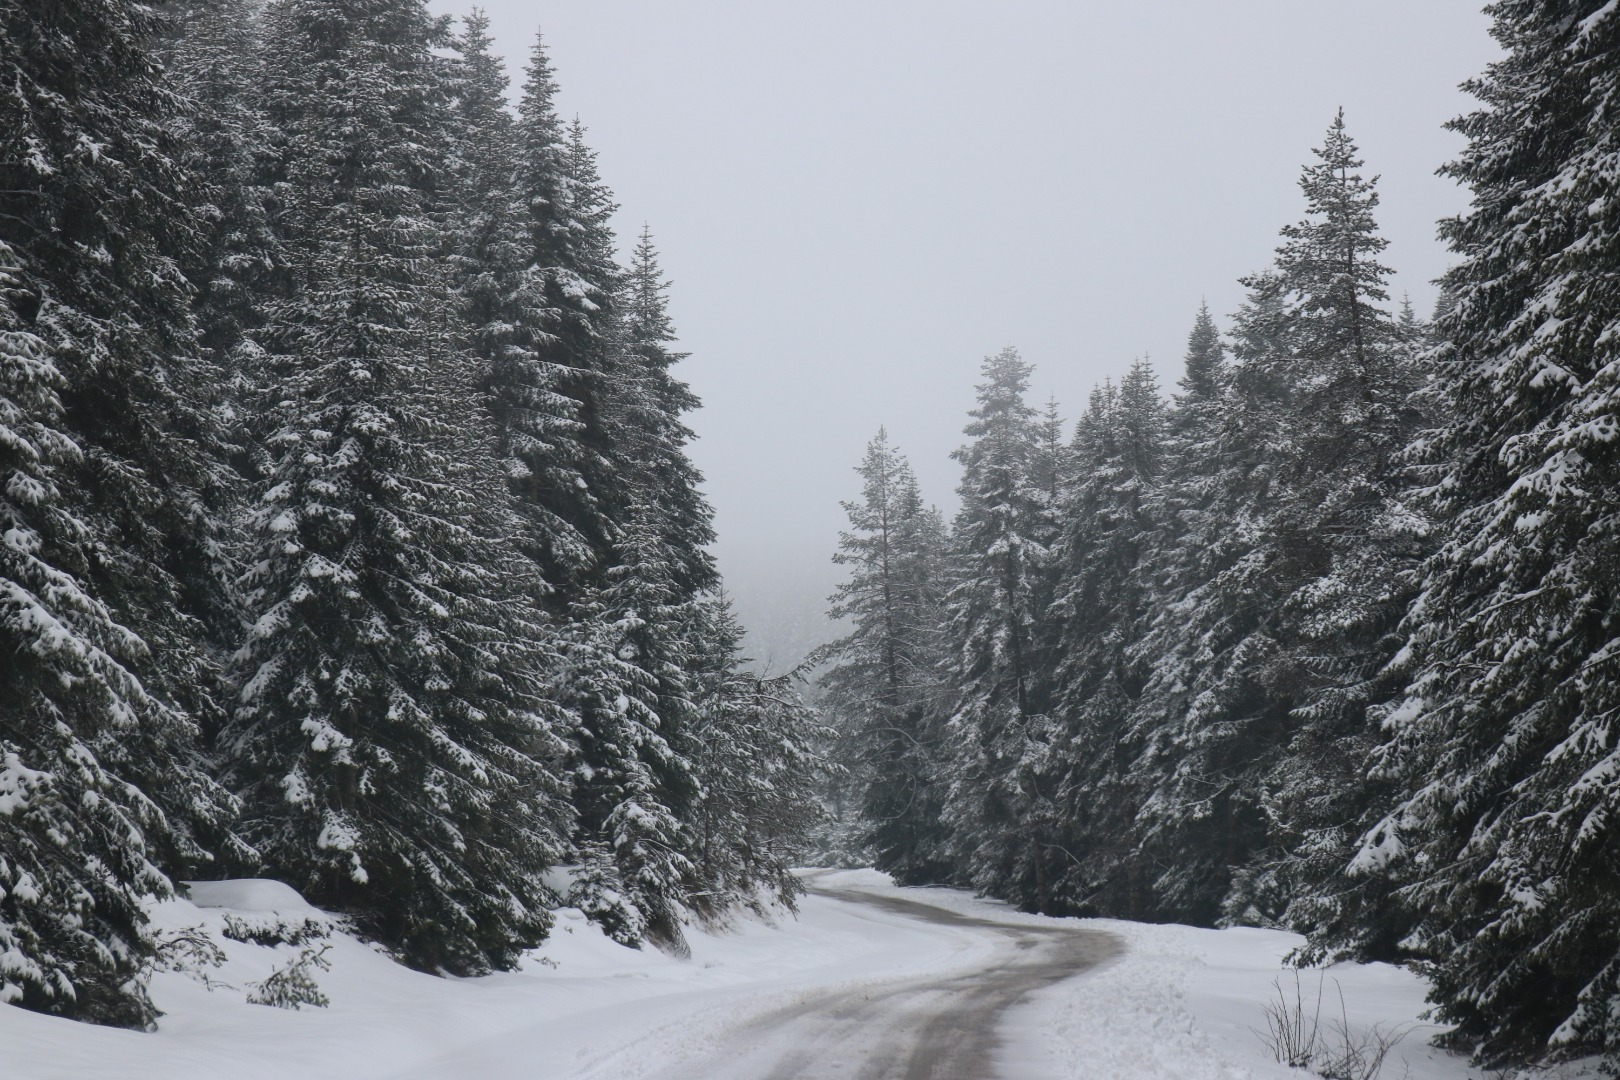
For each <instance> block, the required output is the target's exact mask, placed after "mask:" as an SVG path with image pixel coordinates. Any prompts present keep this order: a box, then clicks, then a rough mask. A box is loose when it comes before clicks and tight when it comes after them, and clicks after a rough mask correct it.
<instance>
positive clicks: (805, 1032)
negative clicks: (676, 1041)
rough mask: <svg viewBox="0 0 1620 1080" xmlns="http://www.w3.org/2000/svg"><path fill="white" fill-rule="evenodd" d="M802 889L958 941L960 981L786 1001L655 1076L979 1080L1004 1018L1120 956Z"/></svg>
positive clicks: (863, 897) (1101, 938)
mask: <svg viewBox="0 0 1620 1080" xmlns="http://www.w3.org/2000/svg"><path fill="white" fill-rule="evenodd" d="M809 886H810V888H811V890H812V892H814V893H815V894H816V895H817V896H820V897H824V898H826V899H828V900H832V901H835V902H837V903H841V904H846V905H850V906H851V910H850V911H849V912H848V913H847V917H853V918H857V919H860V918H866V919H870V920H872V921H873V922H874V923H877V924H880V925H881V924H887V923H891V922H893V921H894V918H895V917H896V916H898V917H899V918H900V919H901V920H910V921H913V922H915V923H921V924H922V925H924V926H927V927H929V928H938V929H939V938H940V940H941V941H942V942H950V941H951V939H953V938H954V939H956V945H957V947H958V948H959V949H960V950H961V951H962V953H963V954H964V958H966V957H969V956H970V957H971V960H970V961H969V963H968V964H967V966H966V969H965V970H951V971H946V972H939V973H934V974H929V975H925V976H921V977H917V976H913V977H910V978H906V977H901V978H894V979H888V978H882V977H879V978H875V979H873V978H868V979H866V980H863V981H861V982H859V983H853V984H848V985H843V986H836V987H832V988H828V989H822V990H818V991H814V992H810V993H799V994H795V995H792V998H791V1000H789V1001H788V1002H786V1003H781V1004H775V1003H770V1004H766V1005H765V1007H764V1008H762V1009H761V1010H760V1011H758V1012H757V1013H755V1014H754V1015H752V1016H749V1017H748V1018H747V1019H746V1020H744V1021H743V1022H741V1023H737V1024H734V1025H733V1026H731V1027H730V1028H729V1030H727V1031H725V1032H724V1033H723V1035H722V1037H721V1038H720V1039H719V1040H718V1041H717V1043H716V1045H715V1046H714V1048H713V1049H712V1050H711V1051H709V1052H707V1053H705V1054H702V1055H700V1056H699V1057H698V1059H697V1060H691V1061H686V1062H682V1063H681V1064H680V1065H678V1066H675V1067H672V1068H671V1069H669V1070H668V1071H666V1072H661V1073H658V1074H656V1075H658V1076H659V1077H661V1078H662V1077H667V1078H668V1080H730V1078H735V1080H821V1078H833V1077H838V1078H849V1080H891V1078H892V1080H902V1078H903V1080H987V1078H990V1077H992V1076H995V1075H998V1073H1000V1070H998V1069H997V1068H996V1062H995V1060H994V1057H995V1051H996V1050H997V1049H998V1048H999V1045H998V1044H999V1040H998V1037H997V1029H998V1027H999V1023H1000V1020H1001V1018H1002V1015H1003V1014H1004V1013H1005V1012H1006V1011H1007V1010H1008V1009H1009V1008H1010V1007H1011V1006H1013V1005H1016V1004H1018V1003H1019V1002H1021V1001H1023V1000H1024V999H1025V998H1027V997H1028V996H1029V995H1030V994H1031V993H1032V992H1034V991H1037V990H1040V989H1043V988H1045V987H1047V986H1050V985H1052V984H1053V983H1056V982H1058V981H1060V980H1062V979H1066V978H1070V977H1071V976H1074V975H1078V974H1080V973H1082V972H1084V971H1087V970H1088V969H1090V968H1093V967H1095V966H1097V965H1098V964H1100V963H1103V962H1105V961H1107V960H1111V959H1114V958H1115V957H1117V956H1119V955H1120V954H1121V953H1122V952H1123V951H1124V946H1123V943H1122V942H1121V941H1120V939H1119V938H1118V937H1116V936H1114V935H1113V934H1109V933H1106V932H1104V931H1100V930H1085V929H1079V928H1076V927H1072V926H1050V927H1048V926H1021V925H1017V924H1013V923H1004V922H994V921H991V920H988V919H981V918H974V917H971V916H968V915H962V914H958V913H956V912H952V911H947V910H945V909H943V908H938V907H934V906H932V905H929V904H924V903H918V902H916V901H914V900H909V899H905V898H902V897H898V896H883V895H877V894H873V893H869V892H863V891H858V890H854V889H837V888H827V887H823V886H818V884H817V883H816V882H815V881H814V879H812V880H811V881H810V882H809Z"/></svg>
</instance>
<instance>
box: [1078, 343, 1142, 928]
mask: <svg viewBox="0 0 1620 1080" xmlns="http://www.w3.org/2000/svg"><path fill="white" fill-rule="evenodd" d="M1164 427H1165V410H1164V405H1163V402H1162V401H1161V399H1160V397H1159V390H1158V385H1157V380H1156V379H1155V377H1154V374H1153V369H1152V367H1151V366H1150V365H1149V364H1148V363H1147V361H1145V360H1138V361H1136V362H1135V363H1134V364H1132V365H1131V369H1130V372H1129V374H1127V375H1126V377H1125V379H1124V380H1123V381H1122V382H1121V383H1120V386H1119V388H1118V390H1117V391H1116V390H1115V389H1114V387H1112V386H1104V387H1100V388H1098V390H1097V391H1096V392H1094V393H1093V394H1092V397H1091V403H1090V406H1089V408H1088V409H1087V412H1086V415H1085V416H1084V417H1082V419H1081V422H1080V423H1079V424H1078V425H1077V427H1076V432H1075V441H1074V447H1073V451H1072V457H1073V463H1074V464H1073V468H1074V472H1075V478H1074V481H1073V483H1072V486H1071V488H1070V491H1069V493H1068V498H1067V501H1066V503H1065V510H1066V513H1065V515H1064V531H1063V536H1062V538H1061V540H1060V541H1059V542H1058V545H1057V560H1058V564H1059V566H1060V568H1061V577H1060V579H1059V587H1058V592H1057V598H1056V600H1055V601H1054V603H1053V608H1052V620H1051V621H1052V623H1053V624H1054V631H1053V633H1054V637H1055V639H1056V640H1057V642H1058V648H1057V654H1058V656H1059V657H1060V658H1061V659H1060V661H1059V665H1060V666H1059V668H1058V671H1057V682H1058V687H1059V689H1058V700H1057V703H1056V706H1055V708H1054V713H1055V715H1056V719H1057V723H1058V725H1059V728H1060V730H1061V731H1062V735H1061V736H1060V738H1061V740H1062V741H1061V745H1062V747H1063V750H1062V753H1061V754H1060V755H1059V763H1058V764H1057V766H1056V768H1055V770H1054V771H1055V774H1056V775H1055V777H1054V779H1053V781H1052V791H1053V797H1054V799H1055V801H1056V802H1057V803H1058V811H1057V814H1058V819H1059V821H1060V822H1061V832H1060V834H1059V836H1058V837H1057V838H1056V841H1055V842H1056V843H1057V845H1058V846H1059V847H1060V850H1061V853H1062V854H1063V855H1065V856H1067V858H1066V859H1065V860H1064V861H1063V863H1061V864H1060V865H1061V870H1060V871H1059V873H1058V874H1057V875H1056V880H1055V882H1054V885H1053V891H1054V893H1055V894H1056V895H1057V896H1058V897H1061V898H1062V903H1063V906H1065V907H1067V908H1070V909H1073V910H1098V911H1107V912H1110V913H1113V914H1130V915H1134V916H1138V917H1139V916H1140V915H1141V914H1143V913H1144V909H1145V907H1146V905H1145V902H1144V900H1143V896H1142V894H1143V892H1144V883H1143V882H1142V881H1141V874H1140V870H1139V868H1137V867H1135V866H1134V864H1133V861H1132V859H1131V854H1132V852H1133V849H1134V846H1135V832H1136V829H1135V816H1136V810H1137V807H1138V805H1139V803H1140V793H1139V792H1138V791H1137V790H1136V787H1135V784H1136V781H1137V776H1136V772H1135V765H1136V762H1137V759H1138V757H1139V755H1140V752H1141V748H1140V746H1139V745H1138V739H1139V736H1138V733H1136V732H1135V731H1133V729H1132V727H1131V725H1130V723H1129V718H1130V712H1131V708H1132V706H1133V704H1134V702H1135V701H1136V700H1137V698H1138V697H1139V696H1140V694H1141V690H1142V686H1143V683H1144V681H1145V675H1146V672H1145V670H1144V668H1145V665H1143V664H1142V663H1141V661H1140V660H1139V659H1138V658H1137V657H1135V656H1133V655H1132V654H1131V652H1130V646H1131V645H1132V644H1133V643H1134V642H1135V641H1136V640H1137V639H1138V637H1139V636H1140V634H1141V632H1142V630H1143V623H1144V622H1145V620H1146V618H1147V617H1148V614H1149V613H1148V610H1147V604H1148V603H1149V600H1150V597H1151V592H1150V590H1149V589H1148V588H1147V584H1146V581H1145V577H1144V574H1143V573H1142V562H1143V559H1144V556H1145V554H1146V552H1147V551H1148V549H1149V547H1150V545H1151V543H1152V541H1153V538H1154V536H1155V532H1156V529H1157V527H1158V521H1157V515H1156V509H1157V495H1158V492H1157V488H1158V483H1159V479H1160V473H1161V471H1162V469H1163V465H1164V463H1163V456H1164V449H1163V443H1164Z"/></svg>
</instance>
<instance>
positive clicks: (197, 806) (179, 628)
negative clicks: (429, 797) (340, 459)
mask: <svg viewBox="0 0 1620 1080" xmlns="http://www.w3.org/2000/svg"><path fill="white" fill-rule="evenodd" d="M157 32H158V23H157V19H156V17H155V16H154V14H153V12H152V11H151V9H149V8H144V7H139V6H131V5H125V4H118V3H107V2H91V3H83V4H72V5H61V4H52V5H44V6H40V5H26V4H25V5H19V4H8V5H6V6H5V7H4V8H3V9H0V132H3V134H0V221H3V222H4V223H5V224H4V234H3V236H0V265H3V266H4V270H3V271H0V433H3V434H0V473H3V475H4V477H5V479H4V481H3V482H0V493H3V494H0V537H3V539H0V650H3V652H4V654H5V656H6V657H7V658H8V659H7V661H6V663H5V664H3V665H0V700H3V701H4V702H5V705H4V714H5V720H4V723H3V724H0V763H3V764H0V956H3V957H4V958H5V959H3V960H0V1000H6V1001H15V1002H19V1003H21V1004H23V1005H24V1006H27V1007H30V1008H35V1009H41V1010H44V1011H49V1012H55V1013H60V1014H64V1015H72V1016H78V1017H81V1018H83V1019H88V1020H93V1021H97V1022H101V1023H111V1024H121V1025H127V1026H135V1027H141V1026H147V1025H149V1024H150V1023H151V1022H152V1019H153V1017H154V1015H155V1013H154V1010H153V1009H152V1007H151V1005H150V1003H149V1002H148V1001H147V1000H146V997H145V993H144V991H143V989H142V987H141V985H140V982H139V980H138V978H137V976H138V974H139V971H140V968H141V966H142V962H143V960H144V959H145V958H146V957H147V956H148V955H149V954H150V951H151V939H150V937H149V935H148V934H147V932H146V930H145V925H144V916H143V915H142V912H141V908H140V902H141V899H142V898H143V897H144V896H148V895H153V894H159V895H161V894H163V893H165V892H167V890H168V887H169V884H168V877H167V876H166V875H168V874H175V873H182V872H191V871H192V870H194V868H195V867H197V866H198V865H200V864H202V863H205V862H206V861H207V859H208V858H209V851H208V849H209V848H219V847H220V846H221V845H225V844H228V843H229V838H228V837H227V836H226V835H225V833H224V822H225V819H226V818H227V817H228V815H229V812H230V809H231V807H230V800H229V798H228V797H227V796H225V795H224V793H223V792H222V791H221V790H220V789H219V788H217V787H216V786H215V785H214V784H213V783H212V782H211V781H210V780H208V779H207V776H206V769H205V766H204V763H203V762H202V761H201V760H200V758H199V757H198V754H197V751H196V747H195V739H196V734H197V730H196V729H197V722H198V718H199V717H207V716H208V715H210V712H211V710H212V709H213V708H214V706H213V703H212V688H213V686H214V685H215V681H216V680H215V672H214V670H213V665H212V663H211V661H210V658H209V657H208V656H207V654H206V653H205V652H204V650H203V649H202V648H201V647H200V642H201V640H202V638H203V637H204V635H203V634H202V633H201V631H200V627H201V626H202V625H203V624H204V622H205V621H206V620H208V619H209V618H211V617H212V616H213V615H214V614H216V613H217V610H218V604H219V603H220V600H221V593H220V589H219V587H218V585H219V578H218V576H217V572H218V569H219V566H220V563H219V560H218V559H217V557H216V555H217V549H216V548H215V547H214V540H215V537H216V536H217V524H216V521H215V519H214V518H213V516H212V515H211V513H210V511H209V510H208V505H209V504H208V493H209V492H210V491H211V490H213V489H214V487H215V485H216V474H215V472H214V466H213V463H212V455H213V452H214V451H215V450H216V449H217V438H216V436H215V426H214V423H213V418H212V415H211V414H210V413H209V412H208V410H207V409H206V407H205V406H204V403H203V399H204V398H205V396H206V395H207V394H208V393H209V392H210V389H211V387H212V386H213V384H214V383H215V381H216V378H215V374H214V372H213V370H212V369H211V368H210V367H209V366H208V365H207V364H206V363H204V362H203V361H202V360H201V359H200V358H199V356H198V352H197V343H196V336H195V327H194V325H193V323H192V322H191V320H190V318H189V315H188V311H187V305H188V303H189V300H190V296H189V290H188V287H187V284H186V282H185V280H184V278H183V277H182V273H181V268H182V266H183V265H185V263H186V262H187V260H188V257H189V256H188V252H189V249H190V245H191V244H192V243H193V242H194V239H195V235H194V232H193V220H192V218H191V216H190V214H189V213H188V212H187V209H186V207H185V206H184V205H182V204H181V203H180V202H179V199H178V193H180V192H183V191H185V190H186V189H187V188H188V187H189V185H190V181H189V179H188V178H187V176H186V174H185V172H184V171H183V169H182V168H181V167H180V165H179V164H178V163H177V161H176V148H175V146H174V144H173V140H172V137H171V134H170V133H171V131H172V130H173V125H174V117H175V114H176V112H177V111H178V108H179V102H178V101H177V100H176V99H175V98H174V97H173V96H172V95H171V93H170V92H169V91H168V90H167V89H166V88H165V86H164V85H163V83H162V82H161V80H160V73H161V69H160V68H159V67H158V65H157V63H156V61H155V58H154V55H153V51H152V50H153V48H154V46H155V44H156V41H157Z"/></svg>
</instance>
